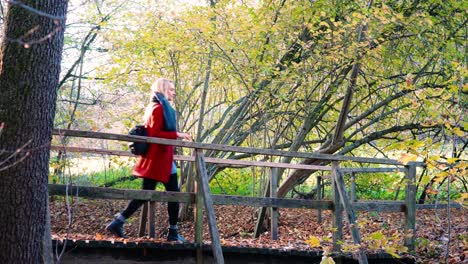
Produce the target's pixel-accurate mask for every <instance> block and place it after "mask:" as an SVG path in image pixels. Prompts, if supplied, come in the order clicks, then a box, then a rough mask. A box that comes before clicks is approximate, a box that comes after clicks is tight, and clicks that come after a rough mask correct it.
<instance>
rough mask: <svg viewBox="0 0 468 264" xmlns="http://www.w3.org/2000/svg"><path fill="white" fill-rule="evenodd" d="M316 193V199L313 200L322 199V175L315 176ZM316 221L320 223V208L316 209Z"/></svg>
mask: <svg viewBox="0 0 468 264" xmlns="http://www.w3.org/2000/svg"><path fill="white" fill-rule="evenodd" d="M316 193H317V199H315V200H321V199H322V177H321V176H317V188H316ZM317 222H318V223H322V209H320V208H319V209H317Z"/></svg>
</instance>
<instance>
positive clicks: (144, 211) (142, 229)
mask: <svg viewBox="0 0 468 264" xmlns="http://www.w3.org/2000/svg"><path fill="white" fill-rule="evenodd" d="M147 223H148V202H145V203H143V208H141V213H140V226H139V228H138V236H139V237H142V236H144V235H145V233H146V224H147Z"/></svg>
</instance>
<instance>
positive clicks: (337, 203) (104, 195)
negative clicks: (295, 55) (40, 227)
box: [49, 129, 456, 263]
mask: <svg viewBox="0 0 468 264" xmlns="http://www.w3.org/2000/svg"><path fill="white" fill-rule="evenodd" d="M54 135H56V136H70V137H84V138H98V139H107V140H118V141H128V142H147V143H157V144H163V145H173V146H179V147H185V148H191V149H194V153H195V156H177V155H176V156H175V159H177V160H181V161H187V162H194V163H195V165H196V170H197V175H196V181H197V186H198V191H195V192H193V193H172V192H158V191H145V190H124V189H111V188H99V187H84V186H67V185H57V184H50V185H49V193H50V195H65V194H69V195H74V196H80V197H86V198H95V199H115V200H131V199H140V200H146V201H149V202H152V203H154V202H182V203H189V204H194V207H195V212H196V213H195V214H196V217H195V242H196V243H197V245H198V246H199V247H198V248H199V249H200V250H198V251H197V260H198V262H200V261H202V259H201V256H202V254H201V253H202V252H201V246H202V243H203V240H202V234H203V223H202V219H203V217H202V212H203V209H205V210H206V213H207V218H208V225H209V231H210V235H211V240H212V243H211V246H212V249H213V256H214V258H215V260H216V262H217V263H224V258H223V254H222V250H221V243H220V239H219V232H218V229H217V226H216V217H215V212H214V208H213V205H243V206H253V207H262V208H264V209H263V210H261V212H260V214H259V217H258V219H259V220H260V219H263V216H262V212H263V213H264V212H265V211H264V210H265V209H266V208H271V217H270V219H271V224H270V227H271V236H272V239H277V236H278V231H277V227H278V226H277V223H278V214H277V209H278V208H305V209H317V210H319V212H321V210H332V211H333V227H334V230H335V231H334V233H333V243H334V250H335V251H340V245H339V243H338V241H340V240H342V229H343V219H342V214H343V212H345V213H346V216H347V218H348V221H349V222H350V224H351V225H350V226H351V228H352V230H351V233H352V235H353V240H354V242H355V243H358V244H359V243H360V238H359V232H358V229H357V225H352V224H354V222H355V215H354V210H362V211H393V212H404V214H405V231H406V232H409V233H411V234H413V236H411V237H408V238H406V240H405V245H406V246H407V247H409V248H410V249H413V248H414V241H415V219H416V213H415V212H416V209H417V207H418V206H417V205H416V197H415V195H416V186H415V175H416V167H417V166H423V165H424V164H423V163H418V162H413V163H408V164H406V165H403V164H401V163H400V162H398V161H396V160H391V159H376V158H363V157H350V156H342V155H328V154H317V153H304V152H290V151H282V150H274V149H257V148H247V147H237V146H225V145H218V144H206V143H196V142H185V141H179V140H169V139H161V138H150V137H140V136H129V135H119V134H111V133H97V132H89V131H76V130H58V129H56V130H54ZM51 149H52V150H54V151H57V150H61V151H68V152H86V153H95V154H104V155H118V156H133V155H132V154H131V153H130V152H127V151H115V150H102V149H90V148H81V147H63V146H52V147H51ZM203 150H215V151H225V152H236V153H237V152H240V153H248V154H254V155H266V156H283V157H284V156H287V157H293V158H313V159H319V160H323V161H324V162H325V163H327V162H328V163H331V166H319V165H303V164H290V163H276V162H260V161H245V160H230V159H217V158H210V157H206V158H205V157H204V154H203ZM342 161H347V162H353V163H370V164H379V165H387V166H391V167H373V168H340V166H339V163H340V162H342ZM206 163H215V164H224V165H230V166H236V165H240V166H260V167H270V168H273V169H272V173H271V176H270V180H269V184H270V186H269V187H270V189H271V190H272V191H271V193H270V194H269V197H245V196H230V195H212V194H211V191H210V188H209V185H208V181H209V180H208V175H207V172H206ZM275 168H289V169H300V170H314V171H317V170H320V171H330V173H331V178H332V200H331V201H329V200H321V198H320V195H318V198H317V200H304V199H284V198H277V197H276V189H277V188H278V179H277V175H276V173H275V172H276V169H275ZM394 171H402V172H404V173H405V175H406V176H405V177H406V179H407V181H406V182H407V183H406V190H405V201H404V202H403V201H361V202H357V201H356V199H355V190H354V191H353V187H352V186H351V198H352V199H349V198H348V193H347V191H346V188H345V185H344V180H343V174H344V173H351V174H352V173H371V172H394ZM320 182H321V181H318V183H320ZM317 188H318V189H320V188H321V187H320V184H317ZM318 193H320V190H318ZM450 206H456V205H450ZM440 207H442V206H439V208H440ZM424 208H427V207H426V206H425V207H424ZM149 213H150V215H151V213H152V212H151V210H149ZM142 219H144V218H142ZM318 220H319V221H320V220H321V214H319V219H318ZM260 225H261V223H260V221H259V222H257V229H256V232H255V233H256V234H257V233H259V230H260V228H259V227H260ZM150 234H151V228H150ZM140 235H141V232H140ZM153 235H154V227H153ZM359 261H360V263H367V258H366V256H365V254H364V253H363V252H361V253H360V256H359Z"/></svg>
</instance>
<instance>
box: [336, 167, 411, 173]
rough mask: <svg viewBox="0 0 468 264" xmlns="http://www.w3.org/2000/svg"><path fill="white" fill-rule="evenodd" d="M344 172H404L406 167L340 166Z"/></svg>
mask: <svg viewBox="0 0 468 264" xmlns="http://www.w3.org/2000/svg"><path fill="white" fill-rule="evenodd" d="M340 171H341V172H343V173H352V172H354V173H370V172H404V171H405V168H404V167H393V168H390V167H389V168H340Z"/></svg>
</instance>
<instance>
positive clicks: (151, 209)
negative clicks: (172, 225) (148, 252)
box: [147, 201, 156, 238]
mask: <svg viewBox="0 0 468 264" xmlns="http://www.w3.org/2000/svg"><path fill="white" fill-rule="evenodd" d="M147 203H149V205H148V234H149V237H150V238H155V237H156V230H155V223H154V222H155V221H154V215H155V211H156V202H155V201H150V202H147Z"/></svg>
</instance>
